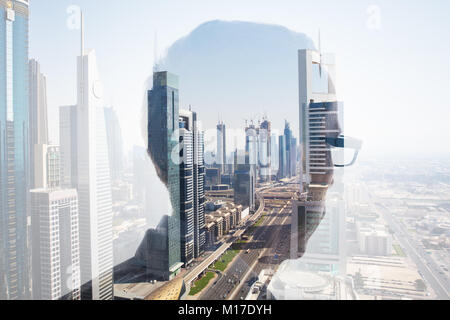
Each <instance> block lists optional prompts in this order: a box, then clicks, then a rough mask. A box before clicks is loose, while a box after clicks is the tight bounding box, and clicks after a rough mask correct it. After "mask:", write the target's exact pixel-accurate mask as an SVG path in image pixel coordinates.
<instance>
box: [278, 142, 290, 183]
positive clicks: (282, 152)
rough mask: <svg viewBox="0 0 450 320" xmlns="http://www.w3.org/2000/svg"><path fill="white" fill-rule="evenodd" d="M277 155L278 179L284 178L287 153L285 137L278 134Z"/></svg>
mask: <svg viewBox="0 0 450 320" xmlns="http://www.w3.org/2000/svg"><path fill="white" fill-rule="evenodd" d="M278 149H279V152H278V157H279V165H278V179H284V178H286V176H287V165H288V164H287V153H286V137H285V136H284V135H283V136H279V139H278Z"/></svg>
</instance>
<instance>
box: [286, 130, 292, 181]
mask: <svg viewBox="0 0 450 320" xmlns="http://www.w3.org/2000/svg"><path fill="white" fill-rule="evenodd" d="M284 137H285V140H286V176H287V177H289V178H292V152H291V148H292V130H291V126H290V125H289V122H287V121H286V123H285V126H284Z"/></svg>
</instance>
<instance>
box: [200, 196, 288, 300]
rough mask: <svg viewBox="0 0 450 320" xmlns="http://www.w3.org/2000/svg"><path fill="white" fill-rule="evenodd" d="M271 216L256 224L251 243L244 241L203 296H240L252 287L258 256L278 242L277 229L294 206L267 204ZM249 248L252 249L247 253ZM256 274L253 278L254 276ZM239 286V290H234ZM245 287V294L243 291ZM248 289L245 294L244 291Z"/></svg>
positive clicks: (284, 221) (203, 298)
mask: <svg viewBox="0 0 450 320" xmlns="http://www.w3.org/2000/svg"><path fill="white" fill-rule="evenodd" d="M266 210H267V213H268V215H267V217H266V219H265V220H264V222H263V223H262V224H261V225H260V226H259V227H255V230H254V231H253V232H254V233H253V237H251V238H250V240H249V242H248V243H247V244H244V245H243V250H242V251H241V253H240V254H238V256H237V257H235V259H234V260H233V261H232V262H231V265H230V266H229V267H228V268H227V270H225V272H224V275H223V276H222V277H221V278H220V279H219V280H216V281H215V282H214V283H213V285H212V286H210V287H209V288H208V289H207V290H206V291H205V292H204V293H203V294H202V295H201V297H200V299H202V300H224V299H229V298H231V296H233V297H234V296H236V298H237V299H240V297H245V295H246V293H245V292H246V291H247V292H248V289H249V288H250V286H251V284H252V282H251V281H250V280H253V282H254V281H255V277H257V276H258V274H259V272H257V270H256V271H255V270H254V268H255V266H257V265H259V263H258V260H259V259H260V258H262V257H261V256H262V254H264V253H265V252H266V251H267V250H266V249H268V248H271V246H272V245H274V240H275V238H276V235H277V233H280V231H281V230H280V228H281V226H282V225H283V223H286V221H287V218H288V217H289V216H290V211H291V209H290V206H289V207H288V208H286V207H284V208H281V209H279V208H273V207H271V206H270V205H268V204H267V201H266ZM247 249H249V252H248V253H247ZM252 278H253V279H252ZM237 287H239V291H237V292H236V293H234V291H235V290H236V289H237ZM240 291H242V295H241V294H239V292H240ZM244 293H245V294H244Z"/></svg>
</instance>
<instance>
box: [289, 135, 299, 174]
mask: <svg viewBox="0 0 450 320" xmlns="http://www.w3.org/2000/svg"><path fill="white" fill-rule="evenodd" d="M289 156H290V157H291V159H290V161H289V164H290V166H291V167H290V168H289V172H290V175H291V177H296V176H297V139H296V138H291V149H290V150H289Z"/></svg>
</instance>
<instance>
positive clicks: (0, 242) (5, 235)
mask: <svg viewBox="0 0 450 320" xmlns="http://www.w3.org/2000/svg"><path fill="white" fill-rule="evenodd" d="M28 18H29V12H28V1H19V0H15V1H0V97H1V99H0V221H1V223H0V275H1V277H0V299H11V300H12V299H28V298H30V293H31V277H30V259H31V250H30V236H29V228H30V219H29V214H28V207H29V193H28V190H29V189H28V188H29V182H30V181H29V166H30V158H29V156H30V155H29V151H30V150H29V146H30V141H29V133H30V131H29V120H30V119H29V90H28V83H29V76H28V71H29V69H28Z"/></svg>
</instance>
